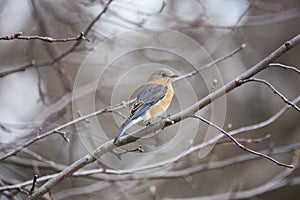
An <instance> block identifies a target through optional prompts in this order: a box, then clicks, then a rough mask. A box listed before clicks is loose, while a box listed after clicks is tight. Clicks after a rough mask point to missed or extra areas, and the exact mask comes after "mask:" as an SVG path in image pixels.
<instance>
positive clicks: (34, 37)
mask: <svg viewBox="0 0 300 200" xmlns="http://www.w3.org/2000/svg"><path fill="white" fill-rule="evenodd" d="M22 34H23V33H22V32H18V33H14V34H12V35H4V36H0V40H42V41H44V42H50V43H52V42H70V41H79V40H86V38H85V37H84V35H83V33H80V34H79V35H78V36H77V37H73V38H64V39H55V38H51V37H47V36H38V35H32V36H23V35H22Z"/></svg>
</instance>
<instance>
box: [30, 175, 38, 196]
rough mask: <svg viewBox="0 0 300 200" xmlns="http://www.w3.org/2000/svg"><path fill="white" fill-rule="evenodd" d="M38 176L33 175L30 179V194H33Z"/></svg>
mask: <svg viewBox="0 0 300 200" xmlns="http://www.w3.org/2000/svg"><path fill="white" fill-rule="evenodd" d="M38 177H39V176H38V175H37V174H35V175H34V176H33V179H32V186H31V189H30V194H32V193H33V192H34V188H35V186H36V180H37V178H38Z"/></svg>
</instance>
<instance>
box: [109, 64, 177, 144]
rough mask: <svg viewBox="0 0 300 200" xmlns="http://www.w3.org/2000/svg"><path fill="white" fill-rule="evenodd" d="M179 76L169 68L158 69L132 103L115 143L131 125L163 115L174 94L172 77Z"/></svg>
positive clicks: (115, 142)
mask: <svg viewBox="0 0 300 200" xmlns="http://www.w3.org/2000/svg"><path fill="white" fill-rule="evenodd" d="M175 77H178V75H175V74H174V73H173V72H172V71H171V70H170V69H168V68H160V69H157V70H156V71H155V72H154V73H153V74H152V75H151V76H150V78H149V80H148V82H147V83H146V84H145V85H144V87H143V89H142V90H141V92H140V93H139V94H138V96H137V98H136V99H135V101H134V102H133V104H132V107H131V109H130V112H129V116H128V118H127V119H126V120H125V122H124V123H123V124H122V125H121V127H120V130H119V131H118V133H117V135H116V137H115V139H114V144H117V143H118V141H119V138H120V137H121V136H122V135H123V134H124V132H125V131H126V130H127V129H128V128H130V127H131V126H133V125H135V124H137V123H140V122H148V124H149V123H150V121H151V120H154V119H156V118H157V117H159V116H161V115H162V114H163V113H164V112H166V110H167V109H168V107H169V106H170V104H171V101H172V99H173V96H174V90H173V86H172V79H173V78H175Z"/></svg>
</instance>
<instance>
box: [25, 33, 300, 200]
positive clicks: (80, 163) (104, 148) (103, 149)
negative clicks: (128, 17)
mask: <svg viewBox="0 0 300 200" xmlns="http://www.w3.org/2000/svg"><path fill="white" fill-rule="evenodd" d="M299 42H300V34H298V35H297V36H295V37H294V38H292V39H291V40H290V41H287V42H285V44H283V45H281V46H280V47H279V48H278V49H276V50H275V51H273V52H272V53H271V54H270V55H268V56H267V57H266V58H264V59H263V60H261V61H260V62H259V63H257V64H256V65H255V66H253V67H252V68H250V69H249V70H247V71H246V72H244V73H243V74H242V75H240V76H239V77H237V78H236V79H235V80H233V81H230V82H229V83H227V84H226V85H225V86H224V87H222V88H220V89H218V90H216V91H214V92H213V93H211V94H209V95H208V96H206V97H204V98H203V99H202V100H200V101H198V102H197V103H195V104H194V105H192V106H190V107H189V108H187V109H185V110H183V111H181V112H180V113H177V114H175V115H173V116H171V117H170V120H172V121H174V124H175V123H178V122H179V121H181V120H184V119H186V118H188V117H189V116H190V115H191V114H194V113H195V112H196V111H198V110H200V109H201V108H203V107H205V106H207V105H208V104H210V103H211V102H212V101H214V100H215V99H217V98H219V97H221V96H223V95H224V94H226V93H228V92H230V91H231V90H233V89H236V88H238V87H239V86H240V85H241V83H242V81H243V80H246V79H249V78H250V77H252V76H253V75H255V74H257V73H259V72H260V71H262V70H264V69H266V68H267V67H268V65H269V64H270V63H271V62H272V61H274V60H275V59H277V58H278V57H280V56H281V55H283V54H284V53H286V52H287V51H288V50H289V49H291V48H292V47H294V46H295V45H297V44H298V43H299ZM170 125H171V124H165V123H163V122H157V123H155V124H152V125H150V126H148V127H145V128H142V129H140V130H138V131H135V132H133V133H132V134H131V135H127V136H124V137H122V138H120V140H119V144H120V145H125V144H128V143H130V142H134V141H136V140H137V139H138V138H141V137H143V136H145V135H147V134H149V133H151V132H153V131H155V130H159V129H162V128H163V127H167V126H170ZM114 148H116V146H115V145H114V144H113V141H112V140H111V141H108V142H106V143H104V144H102V145H101V146H99V147H98V148H97V149H95V150H94V151H93V152H91V153H90V154H88V155H86V156H84V157H82V158H81V159H79V160H77V161H76V162H74V163H73V164H72V165H70V166H69V167H67V168H66V169H65V170H63V171H62V172H60V173H58V174H57V175H56V176H54V177H53V178H52V179H50V180H49V181H48V182H46V183H45V184H44V185H42V186H41V187H40V188H38V189H37V190H36V191H35V192H34V193H33V194H32V195H30V196H29V197H28V200H33V199H38V198H40V197H41V196H43V195H44V194H45V193H47V192H48V191H50V190H51V189H52V188H53V187H55V186H56V185H57V184H58V183H60V182H61V181H62V180H64V179H65V178H66V177H68V176H70V175H72V174H73V173H74V172H76V171H78V170H79V169H81V168H82V167H84V166H86V165H88V164H89V163H92V162H94V161H95V160H96V159H97V158H98V157H100V156H102V155H103V154H105V153H107V152H110V151H111V150H112V149H114Z"/></svg>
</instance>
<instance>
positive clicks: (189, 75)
mask: <svg viewBox="0 0 300 200" xmlns="http://www.w3.org/2000/svg"><path fill="white" fill-rule="evenodd" d="M245 48H246V44H242V45H241V46H240V47H238V48H236V49H234V50H233V51H232V52H230V53H229V54H227V55H224V56H222V57H220V58H217V59H216V60H214V61H212V62H210V63H208V64H207V65H204V66H203V67H201V68H200V69H198V70H194V71H192V72H190V73H187V74H185V75H182V76H180V77H178V78H174V82H176V81H179V80H182V79H185V78H188V77H191V76H194V75H195V74H197V73H199V72H201V71H203V70H205V69H207V68H209V67H211V66H213V65H215V64H218V63H220V62H222V61H224V60H226V59H227V58H230V57H232V56H233V55H234V54H236V53H238V52H240V51H241V50H243V49H245Z"/></svg>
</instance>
